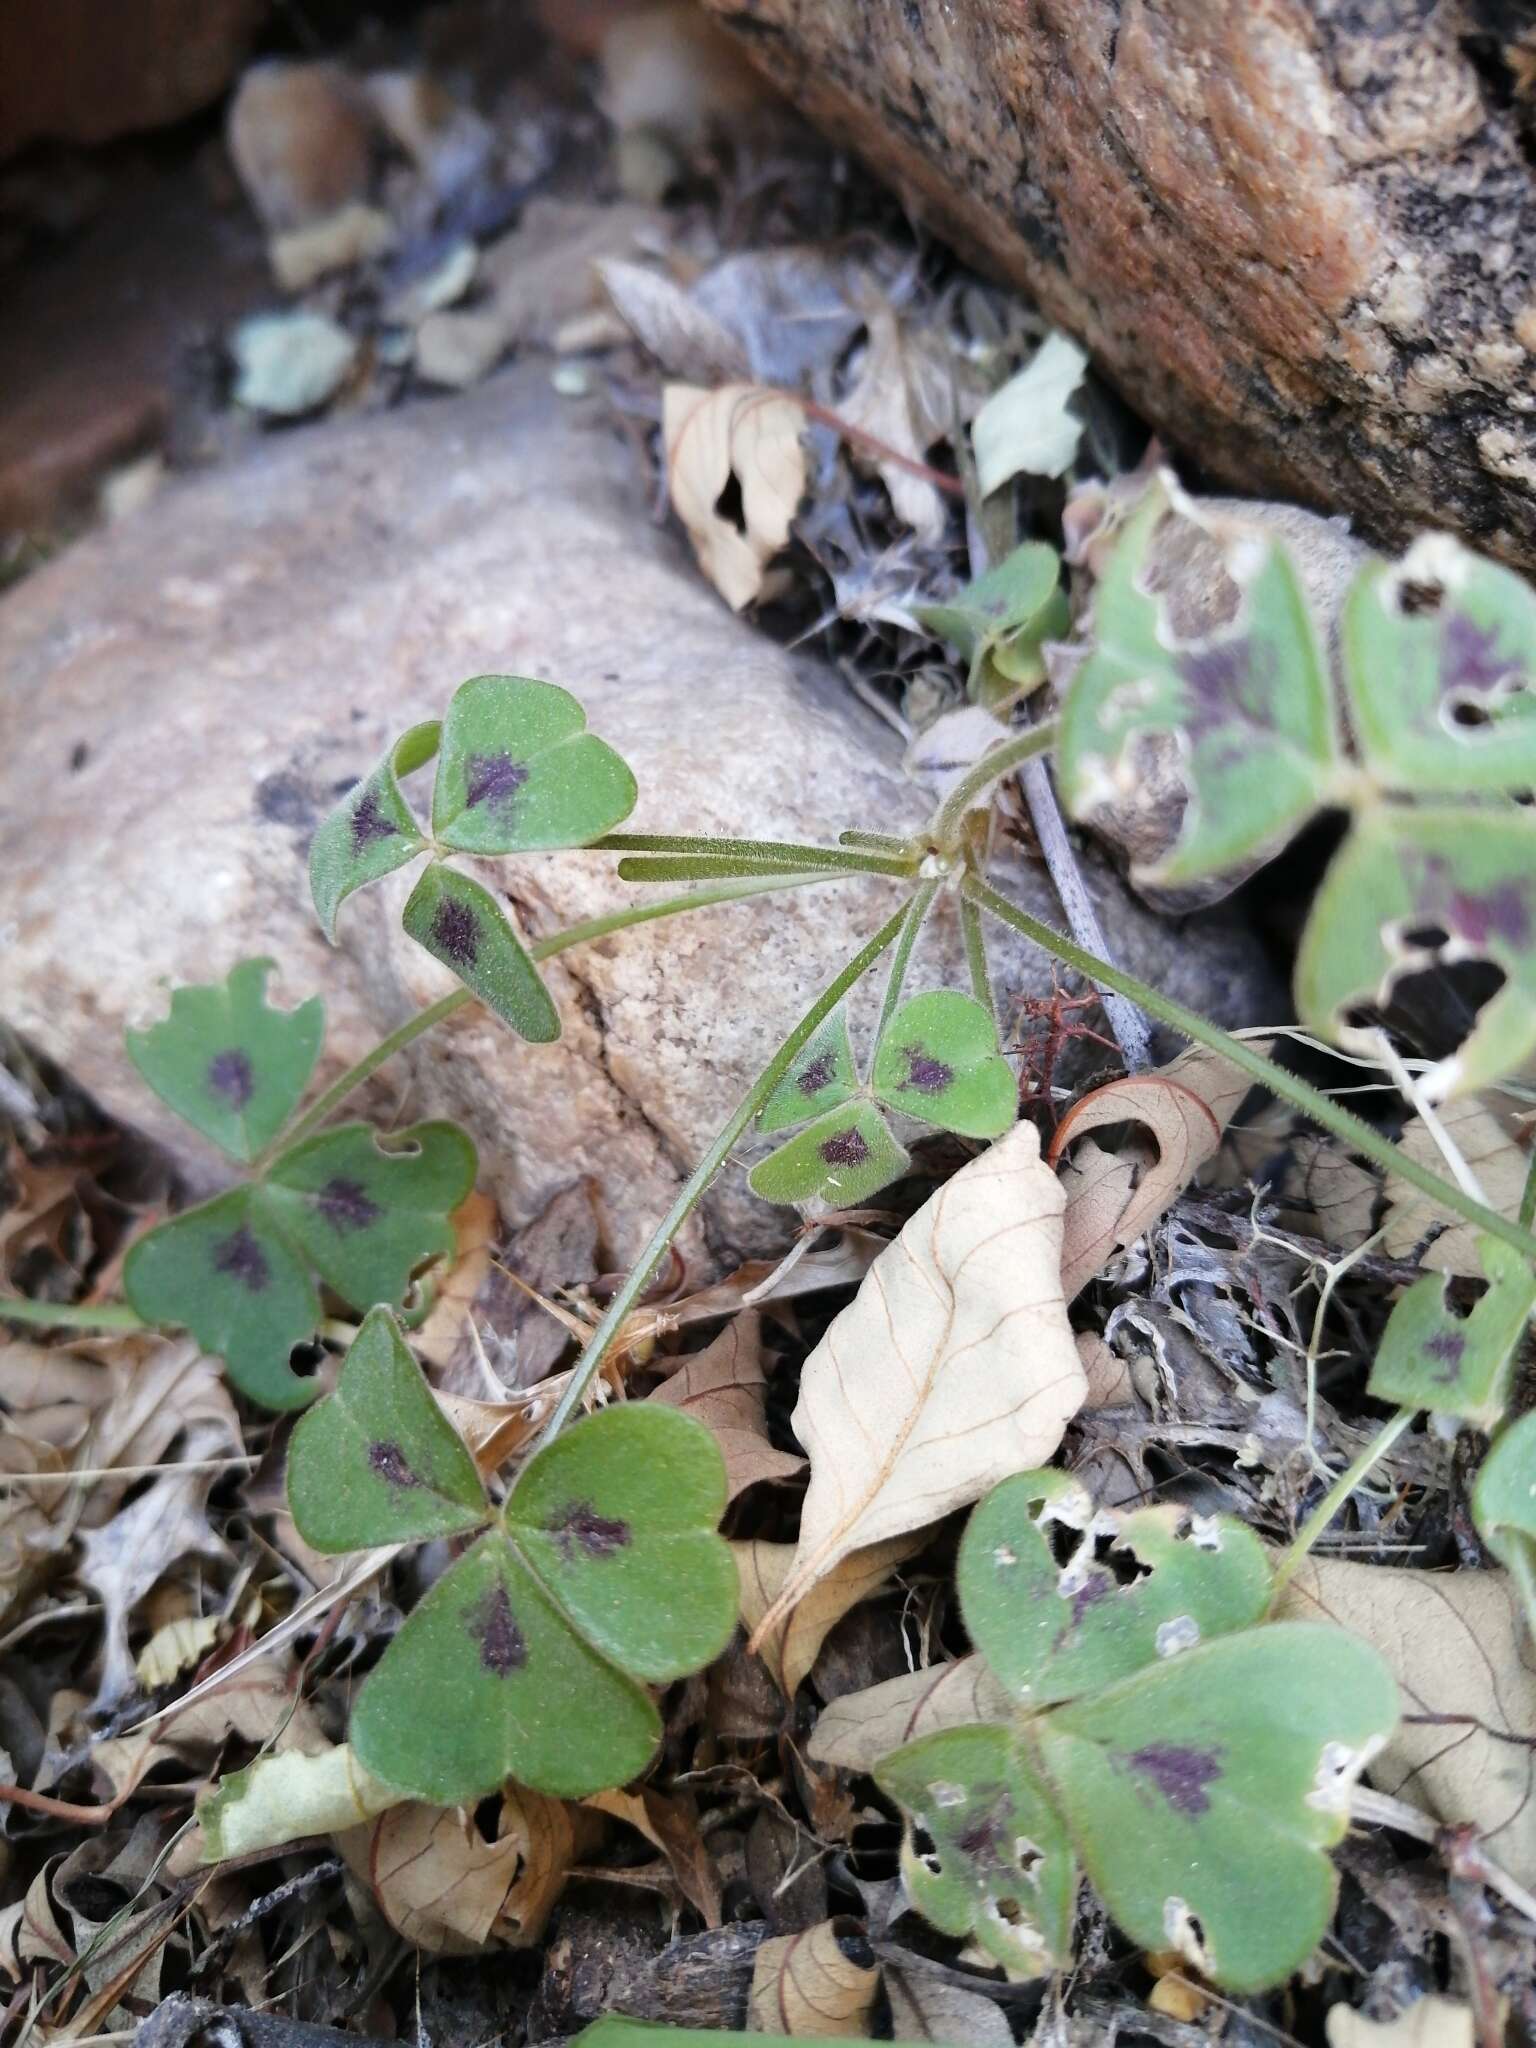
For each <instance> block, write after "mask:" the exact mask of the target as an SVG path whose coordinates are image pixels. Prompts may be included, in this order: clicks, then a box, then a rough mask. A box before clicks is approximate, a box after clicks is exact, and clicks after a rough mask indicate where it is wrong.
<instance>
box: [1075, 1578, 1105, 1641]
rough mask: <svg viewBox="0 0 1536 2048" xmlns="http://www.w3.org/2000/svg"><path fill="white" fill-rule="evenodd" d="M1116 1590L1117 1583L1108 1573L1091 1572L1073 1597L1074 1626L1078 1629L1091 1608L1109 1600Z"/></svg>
mask: <svg viewBox="0 0 1536 2048" xmlns="http://www.w3.org/2000/svg"><path fill="white" fill-rule="evenodd" d="M1114 1590H1115V1582H1114V1579H1113V1578H1112V1576H1111V1575H1110V1574H1109V1573H1108V1572H1090V1573H1089V1574H1088V1576H1087V1578H1086V1579H1084V1581H1083V1583H1082V1584H1081V1585H1080V1586H1079V1587H1078V1589H1077V1591H1076V1592H1075V1593H1074V1594H1073V1595H1072V1626H1073V1627H1074V1628H1076V1626H1077V1624H1078V1623H1079V1622H1080V1621H1081V1620H1082V1618H1083V1616H1084V1615H1085V1614H1086V1613H1087V1612H1088V1610H1089V1608H1090V1607H1097V1606H1098V1604H1099V1602H1100V1601H1101V1600H1107V1599H1108V1598H1109V1596H1110V1594H1111V1593H1113V1592H1114Z"/></svg>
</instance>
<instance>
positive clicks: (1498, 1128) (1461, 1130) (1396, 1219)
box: [1381, 1095, 1531, 1280]
mask: <svg viewBox="0 0 1536 2048" xmlns="http://www.w3.org/2000/svg"><path fill="white" fill-rule="evenodd" d="M1436 1115H1437V1116H1438V1117H1439V1119H1440V1122H1441V1124H1442V1125H1443V1127H1444V1129H1445V1132H1446V1135H1447V1136H1448V1137H1449V1138H1450V1139H1451V1141H1452V1143H1453V1144H1454V1145H1455V1147H1456V1149H1457V1151H1458V1152H1459V1153H1460V1154H1461V1156H1462V1158H1463V1159H1464V1160H1465V1161H1466V1163H1467V1165H1468V1166H1470V1167H1471V1169H1472V1171H1473V1173H1474V1174H1475V1175H1476V1176H1477V1180H1478V1183H1479V1185H1480V1186H1481V1188H1482V1190H1483V1193H1484V1194H1485V1195H1486V1196H1487V1198H1488V1206H1489V1207H1490V1208H1492V1209H1497V1210H1498V1212H1499V1214H1500V1215H1501V1216H1509V1217H1514V1216H1517V1215H1518V1214H1519V1213H1520V1197H1521V1195H1522V1194H1523V1193H1524V1192H1525V1177H1526V1174H1527V1173H1528V1172H1529V1170H1530V1164H1531V1159H1530V1154H1529V1152H1528V1151H1527V1150H1525V1148H1523V1147H1522V1146H1521V1145H1519V1144H1518V1143H1517V1142H1516V1141H1515V1139H1514V1138H1513V1137H1511V1136H1510V1134H1509V1132H1508V1131H1507V1130H1506V1128H1505V1126H1504V1124H1503V1123H1502V1122H1501V1121H1500V1119H1499V1116H1498V1114H1497V1113H1496V1111H1495V1110H1494V1109H1493V1107H1492V1106H1491V1105H1490V1104H1489V1103H1488V1102H1487V1101H1484V1100H1481V1099H1479V1097H1477V1096H1476V1095H1466V1096H1462V1097H1459V1098H1458V1099H1457V1100H1456V1101H1454V1102H1447V1103H1446V1104H1445V1105H1444V1106H1443V1107H1442V1108H1441V1109H1439V1110H1437V1111H1436ZM1398 1142H1399V1143H1400V1144H1401V1146H1402V1148H1403V1150H1404V1151H1405V1152H1406V1153H1407V1154H1408V1156H1409V1158H1410V1159H1414V1160H1417V1162H1418V1163H1419V1165H1420V1166H1427V1167H1429V1168H1430V1169H1431V1171H1432V1172H1435V1173H1440V1174H1443V1173H1445V1172H1446V1170H1447V1169H1446V1164H1445V1160H1444V1158H1443V1157H1442V1156H1441V1152H1440V1148H1439V1146H1438V1145H1437V1144H1436V1143H1435V1141H1434V1139H1433V1138H1432V1137H1431V1135H1430V1133H1429V1132H1428V1130H1426V1128H1425V1127H1424V1125H1423V1123H1422V1122H1421V1121H1420V1120H1419V1118H1418V1117H1414V1118H1413V1119H1412V1120H1411V1121H1410V1122H1409V1123H1408V1125H1407V1126H1406V1128H1405V1129H1404V1131H1403V1135H1402V1137H1401V1138H1400V1139H1399V1141H1398ZM1442 1224H1448V1225H1449V1226H1450V1227H1449V1228H1448V1229H1442V1230H1441V1233H1440V1235H1439V1236H1438V1237H1437V1238H1436V1239H1435V1241H1434V1243H1433V1244H1432V1245H1431V1246H1430V1247H1429V1249H1428V1250H1427V1251H1426V1252H1425V1253H1424V1256H1423V1260H1422V1263H1423V1264H1424V1265H1426V1266H1428V1267H1431V1268H1432V1269H1433V1270H1434V1271H1435V1272H1437V1273H1462V1274H1465V1275H1466V1276H1467V1277H1468V1278H1470V1279H1474V1280H1480V1279H1482V1277H1483V1268H1482V1264H1481V1261H1480V1260H1479V1259H1478V1256H1477V1235H1478V1234H1477V1232H1476V1230H1474V1228H1473V1227H1472V1225H1471V1224H1470V1223H1464V1222H1461V1221H1460V1220H1459V1219H1458V1218H1457V1217H1456V1216H1455V1215H1454V1214H1453V1213H1452V1212H1451V1211H1450V1210H1449V1209H1441V1208H1439V1207H1438V1206H1437V1205H1436V1204H1435V1203H1434V1202H1432V1201H1431V1200H1430V1198H1429V1197H1428V1195H1422V1194H1420V1193H1419V1191H1418V1189H1417V1188H1410V1187H1408V1186H1407V1185H1406V1184H1405V1183H1404V1182H1402V1181H1399V1180H1393V1179H1391V1178H1390V1177H1389V1178H1388V1181H1387V1215H1386V1222H1385V1225H1384V1227H1383V1230H1382V1239H1381V1247H1382V1250H1383V1251H1384V1252H1386V1254H1387V1255H1388V1257H1389V1258H1394V1259H1411V1258H1412V1257H1413V1256H1414V1254H1415V1252H1416V1251H1417V1250H1418V1247H1419V1245H1420V1244H1421V1243H1422V1242H1423V1240H1424V1238H1425V1237H1427V1236H1428V1234H1429V1232H1430V1231H1431V1230H1433V1229H1435V1228H1436V1226H1437V1225H1442Z"/></svg>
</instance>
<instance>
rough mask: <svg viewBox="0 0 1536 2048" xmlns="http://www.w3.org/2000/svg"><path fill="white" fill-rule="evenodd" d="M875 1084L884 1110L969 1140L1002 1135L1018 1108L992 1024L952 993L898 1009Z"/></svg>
mask: <svg viewBox="0 0 1536 2048" xmlns="http://www.w3.org/2000/svg"><path fill="white" fill-rule="evenodd" d="M872 1085H873V1087H874V1091H875V1093H876V1094H877V1095H878V1096H879V1098H880V1100H881V1101H882V1102H883V1103H885V1104H886V1105H887V1106H888V1107H889V1108H891V1109H899V1110H901V1111H902V1112H903V1113H904V1114H905V1115H907V1116H914V1117H921V1118H922V1119H923V1121H924V1122H925V1123H930V1124H937V1125H938V1126H939V1128H940V1129H941V1130H945V1131H958V1132H959V1133H960V1134H961V1136H962V1137H966V1138H998V1137H1001V1136H1002V1134H1003V1132H1004V1131H1006V1130H1007V1128H1008V1126H1009V1125H1010V1124H1011V1123H1012V1122H1013V1120H1014V1117H1015V1115H1016V1114H1017V1110H1018V1090H1017V1088H1016V1086H1015V1084H1014V1079H1013V1073H1012V1070H1011V1069H1010V1067H1009V1065H1008V1062H1007V1061H1006V1060H1005V1059H1004V1058H1003V1056H1002V1054H1001V1053H1000V1052H999V1051H998V1048H997V1026H996V1025H995V1024H994V1023H993V1021H992V1019H991V1017H990V1016H989V1015H988V1014H987V1012H986V1011H985V1010H984V1009H983V1008H982V1006H981V1004H980V1003H978V1002H977V1001H976V999H975V997H974V996H965V995H961V994H959V993H958V991H956V990H954V989H940V990H937V991H935V992H934V993H932V994H930V995H921V996H911V997H909V998H908V999H907V1001H906V1002H904V1003H903V1004H902V1005H901V1007H900V1009H898V1010H897V1012H896V1014H895V1016H894V1017H893V1018H892V1019H891V1021H890V1023H889V1025H887V1027H886V1030H885V1035H884V1036H883V1038H882V1039H881V1041H880V1050H879V1051H878V1052H877V1053H876V1055H875V1071H874V1075H873V1081H872Z"/></svg>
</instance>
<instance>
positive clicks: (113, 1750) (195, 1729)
mask: <svg viewBox="0 0 1536 2048" xmlns="http://www.w3.org/2000/svg"><path fill="white" fill-rule="evenodd" d="M215 1685H216V1690H210V1691H208V1692H206V1693H203V1694H201V1695H200V1696H199V1697H198V1698H197V1699H195V1700H192V1701H190V1702H188V1703H184V1704H181V1705H178V1706H177V1707H176V1708H174V1709H173V1710H172V1711H171V1712H170V1713H168V1714H166V1715H164V1716H162V1717H159V1718H158V1719H157V1721H156V1724H155V1726H154V1728H152V1729H151V1728H142V1729H139V1730H136V1731H135V1732H134V1733H132V1734H129V1735H114V1736H110V1737H109V1738H108V1739H107V1740H105V1741H103V1742H96V1743H93V1744H92V1746H91V1768H92V1770H93V1771H94V1772H95V1773H96V1775H97V1776H98V1777H99V1778H100V1779H101V1780H102V1781H103V1782H104V1784H105V1787H106V1791H107V1796H108V1798H109V1799H110V1800H111V1801H112V1802H113V1803H115V1804H116V1803H121V1801H123V1800H124V1799H126V1798H127V1797H128V1796H129V1794H130V1793H131V1792H132V1791H133V1790H134V1788H135V1787H136V1786H137V1785H138V1784H139V1783H140V1782H141V1781H142V1780H143V1779H144V1777H145V1776H146V1775H147V1774H148V1773H149V1772H150V1771H152V1770H154V1769H156V1767H157V1766H159V1765H161V1764H168V1763H175V1764H178V1765H180V1766H182V1767H183V1768H184V1769H185V1771H186V1773H187V1776H188V1778H189V1779H190V1780H196V1779H199V1778H201V1777H202V1776H204V1774H205V1773H206V1772H207V1771H208V1769H209V1767H210V1765H211V1764H212V1762H213V1760H214V1758H215V1756H216V1755H217V1753H218V1751H219V1749H220V1747H221V1745H222V1744H224V1743H225V1742H227V1741H229V1740H230V1739H231V1738H234V1739H236V1740H238V1741H240V1742H247V1743H251V1744H253V1745H255V1746H257V1747H265V1748H267V1749H269V1750H271V1751H288V1750H296V1751H300V1752H302V1753H303V1754H304V1755H306V1756H313V1755H316V1754H318V1752H320V1751H321V1750H326V1749H329V1748H330V1747H331V1744H330V1742H329V1741H328V1740H327V1739H326V1735H325V1731H324V1730H323V1729H322V1728H321V1726H320V1723H319V1721H318V1720H317V1719H316V1717H315V1712H314V1709H313V1708H312V1707H311V1706H310V1705H309V1703H308V1702H307V1701H306V1700H305V1699H303V1698H302V1697H301V1696H300V1694H299V1693H298V1692H297V1690H296V1685H297V1676H296V1673H295V1671H294V1669H293V1666H292V1665H291V1664H289V1663H288V1662H286V1661H282V1662H273V1663H265V1664H257V1665H253V1666H252V1667H251V1669H250V1670H248V1671H244V1672H242V1673H241V1674H240V1675H239V1676H238V1677H235V1678H231V1679H229V1680H228V1681H227V1682H226V1683H224V1684H218V1683H217V1681H215Z"/></svg>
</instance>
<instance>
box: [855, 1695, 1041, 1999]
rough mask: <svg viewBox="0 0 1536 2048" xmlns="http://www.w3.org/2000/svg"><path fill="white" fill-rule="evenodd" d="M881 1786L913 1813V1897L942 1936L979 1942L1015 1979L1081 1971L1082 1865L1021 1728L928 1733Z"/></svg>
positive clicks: (906, 1861)
mask: <svg viewBox="0 0 1536 2048" xmlns="http://www.w3.org/2000/svg"><path fill="white" fill-rule="evenodd" d="M875 1783H876V1784H877V1785H878V1786H879V1787H880V1789H881V1791H882V1792H884V1793H885V1795H886V1796H887V1798H889V1799H894V1800H895V1801H896V1803H897V1805H898V1806H900V1807H901V1808H902V1811H903V1813H904V1814H905V1816H906V1823H907V1825H906V1833H905V1836H904V1839H903V1841H902V1849H901V1874H902V1879H903V1881H904V1883H905V1885H906V1888H907V1895H908V1897H909V1898H910V1899H911V1901H912V1903H913V1905H914V1906H915V1907H916V1908H917V1910H918V1911H919V1912H920V1913H921V1914H922V1915H923V1916H924V1918H925V1919H927V1920H929V1921H931V1922H932V1924H933V1925H934V1926H935V1927H937V1928H938V1929H939V1931H940V1933H941V1934H948V1935H952V1936H953V1937H954V1938H955V1939H956V1940H957V1941H958V1940H963V1939H965V1938H967V1937H971V1938H973V1939H974V1940H975V1941H976V1942H977V1943H978V1944H979V1945H980V1946H981V1947H982V1948H983V1949H984V1950H985V1951H986V1953H987V1954H988V1955H989V1956H991V1957H992V1959H993V1960H994V1961H995V1962H999V1963H1001V1964H1002V1966H1003V1968H1004V1969H1005V1970H1007V1972H1008V1973H1009V1975H1010V1976H1013V1977H1022V1978H1029V1977H1043V1976H1044V1975H1046V1973H1047V1972H1048V1971H1051V1970H1063V1969H1066V1968H1067V1967H1068V1966H1069V1965H1070V1963H1071V1960H1072V1910H1073V1906H1074V1905H1075V1903H1076V1896H1077V1860H1076V1858H1075V1856H1074V1855H1073V1853H1072V1844H1071V1842H1070V1841H1069V1839H1068V1837H1067V1832H1066V1829H1065V1828H1064V1827H1063V1826H1062V1822H1061V1816H1060V1815H1059V1814H1058V1813H1057V1811H1056V1808H1055V1805H1054V1803H1053V1801H1052V1799H1051V1795H1050V1792H1049V1790H1048V1789H1047V1787H1046V1785H1045V1784H1044V1782H1043V1781H1042V1779H1041V1777H1040V1773H1039V1770H1038V1767H1037V1766H1036V1765H1035V1764H1034V1762H1033V1761H1032V1759H1031V1757H1030V1754H1029V1750H1028V1748H1027V1747H1026V1744H1025V1742H1024V1740H1023V1739H1022V1738H1021V1737H1020V1736H1019V1735H1018V1734H1016V1733H1015V1732H1014V1730H1012V1729H1010V1728H1002V1727H993V1726H985V1725H984V1726H980V1727H975V1728H946V1729H943V1730H942V1731H940V1732H939V1733H938V1734H935V1735H925V1736H923V1737H922V1738H921V1739H920V1740H919V1741H917V1742H910V1743H908V1744H907V1746H906V1747H905V1748H904V1749H898V1750H897V1751H896V1752H895V1754H894V1755H892V1756H888V1757H886V1758H885V1759H884V1760H883V1761H882V1763H881V1764H880V1766H879V1768H878V1769H877V1771H876V1772H875Z"/></svg>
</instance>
